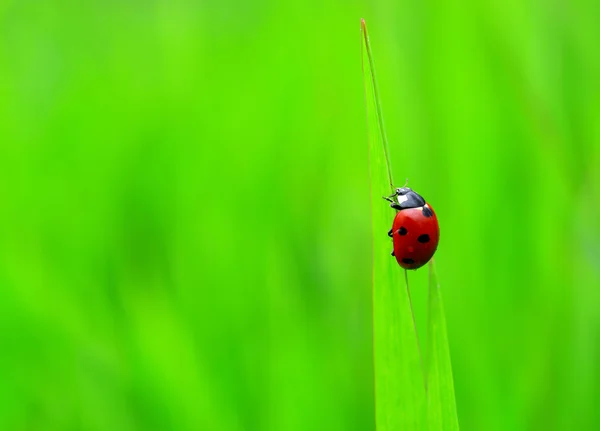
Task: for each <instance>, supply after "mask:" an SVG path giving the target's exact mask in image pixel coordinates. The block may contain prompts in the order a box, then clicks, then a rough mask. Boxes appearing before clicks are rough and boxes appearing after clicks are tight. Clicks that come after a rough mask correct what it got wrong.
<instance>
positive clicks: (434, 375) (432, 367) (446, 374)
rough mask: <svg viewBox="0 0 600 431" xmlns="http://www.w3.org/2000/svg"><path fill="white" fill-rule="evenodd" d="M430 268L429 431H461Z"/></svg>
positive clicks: (437, 294) (437, 293) (441, 308)
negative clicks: (459, 429) (459, 430)
mask: <svg viewBox="0 0 600 431" xmlns="http://www.w3.org/2000/svg"><path fill="white" fill-rule="evenodd" d="M428 266H429V309H428V326H427V358H426V360H425V375H426V376H427V424H428V429H429V430H448V431H453V430H456V431H458V417H457V415H456V400H455V399H454V398H455V397H454V382H453V378H452V364H451V361H450V341H449V340H448V334H447V330H446V316H445V315H444V305H443V303H442V294H441V292H440V286H439V284H438V281H437V274H436V273H435V264H434V261H433V260H431V261H430V262H429V264H428Z"/></svg>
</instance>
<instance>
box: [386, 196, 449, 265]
mask: <svg viewBox="0 0 600 431" xmlns="http://www.w3.org/2000/svg"><path fill="white" fill-rule="evenodd" d="M391 236H392V239H393V241H394V256H396V260H397V261H398V264H399V265H400V266H401V267H402V268H405V269H417V268H420V267H422V266H423V265H425V264H426V263H427V262H429V259H431V257H432V256H433V254H434V253H435V250H436V249H437V246H438V241H439V239H440V228H439V226H438V221H437V217H436V215H435V212H434V211H433V208H431V206H429V204H425V205H424V206H420V207H416V208H406V209H402V210H401V211H399V212H398V213H397V214H396V217H395V218H394V223H393V225H392V231H391Z"/></svg>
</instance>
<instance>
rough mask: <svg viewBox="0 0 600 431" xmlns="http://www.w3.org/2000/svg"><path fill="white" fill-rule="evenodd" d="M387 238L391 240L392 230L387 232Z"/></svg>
mask: <svg viewBox="0 0 600 431" xmlns="http://www.w3.org/2000/svg"><path fill="white" fill-rule="evenodd" d="M388 236H389V237H390V238H391V237H392V236H393V233H392V229H390V230H389V231H388Z"/></svg>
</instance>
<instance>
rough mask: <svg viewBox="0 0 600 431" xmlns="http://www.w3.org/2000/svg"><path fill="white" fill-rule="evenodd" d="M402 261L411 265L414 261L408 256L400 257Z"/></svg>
mask: <svg viewBox="0 0 600 431" xmlns="http://www.w3.org/2000/svg"><path fill="white" fill-rule="evenodd" d="M402 263H406V264H408V265H412V264H413V263H415V261H414V260H413V259H411V258H409V257H404V258H402Z"/></svg>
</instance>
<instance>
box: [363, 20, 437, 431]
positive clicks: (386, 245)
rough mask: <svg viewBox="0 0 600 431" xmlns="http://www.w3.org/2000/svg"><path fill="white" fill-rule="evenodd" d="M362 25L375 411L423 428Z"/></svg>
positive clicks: (386, 426)
mask: <svg viewBox="0 0 600 431" xmlns="http://www.w3.org/2000/svg"><path fill="white" fill-rule="evenodd" d="M361 29H362V33H361V34H362V38H361V39H362V42H361V44H364V45H363V46H364V47H366V49H363V51H362V52H363V74H364V85H365V104H366V108H367V125H368V140H369V170H370V175H371V216H372V228H373V256H372V257H373V354H374V368H375V370H374V372H375V417H376V424H377V429H378V430H379V431H396V430H398V431H399V430H402V431H405V430H418V429H422V425H423V424H422V418H423V415H424V409H425V399H426V398H425V386H424V384H423V381H424V379H423V373H422V368H421V363H420V354H419V347H418V343H417V340H416V336H415V329H414V325H413V319H412V313H411V306H410V300H409V297H408V292H407V290H406V288H405V284H404V280H403V273H402V270H401V269H400V268H399V267H398V265H397V263H396V261H395V259H394V258H393V257H391V256H390V252H391V250H392V243H391V241H390V239H389V237H388V236H387V231H388V230H389V228H390V226H391V224H392V219H393V217H394V211H393V210H391V209H390V208H389V206H388V205H387V203H386V202H385V201H384V200H383V199H382V198H381V197H382V196H383V195H385V194H388V191H389V187H390V183H391V181H392V177H391V172H390V170H389V166H388V163H387V158H386V150H385V148H386V147H385V144H386V141H385V130H384V128H383V120H382V117H381V104H380V102H379V98H378V91H377V84H376V81H375V76H374V70H375V68H374V66H373V56H372V52H371V47H370V44H369V39H368V36H367V33H366V25H365V23H364V20H363V21H362V22H361ZM365 60H366V61H365ZM365 64H367V65H368V67H365Z"/></svg>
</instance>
